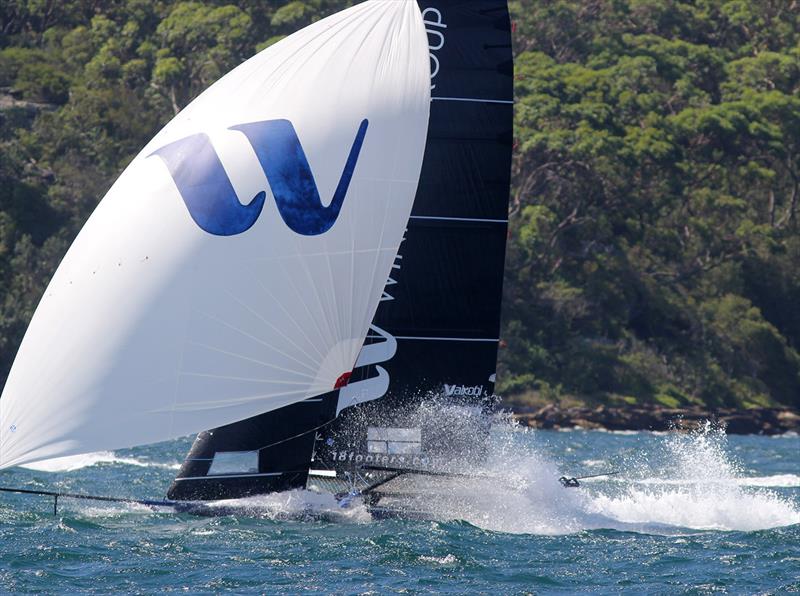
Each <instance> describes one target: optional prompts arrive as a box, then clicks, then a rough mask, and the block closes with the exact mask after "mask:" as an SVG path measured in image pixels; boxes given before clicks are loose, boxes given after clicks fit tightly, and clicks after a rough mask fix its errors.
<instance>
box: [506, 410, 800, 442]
mask: <svg viewBox="0 0 800 596" xmlns="http://www.w3.org/2000/svg"><path fill="white" fill-rule="evenodd" d="M515 418H516V419H517V421H518V422H519V423H520V424H522V425H524V426H529V427H532V428H543V429H561V428H575V427H580V428H586V429H599V428H604V429H608V430H655V431H663V430H670V429H674V430H681V431H691V430H695V429H698V428H700V427H702V426H703V425H704V424H705V423H706V421H714V422H718V423H720V424H721V425H722V426H724V427H725V430H726V432H728V433H730V434H765V435H775V434H782V433H785V432H789V431H794V432H798V431H800V413H799V412H797V411H796V410H791V409H789V408H753V409H748V410H734V409H731V408H721V409H716V410H710V409H708V410H707V409H703V408H702V407H699V406H690V407H687V408H665V407H663V406H659V405H654V404H650V405H646V404H644V405H636V406H630V407H618V406H605V405H600V406H596V407H594V408H588V407H570V408H564V409H562V408H561V407H560V406H558V405H557V404H548V405H546V406H544V407H543V408H540V409H539V410H537V411H536V412H533V413H524V414H522V413H520V414H516V415H515Z"/></svg>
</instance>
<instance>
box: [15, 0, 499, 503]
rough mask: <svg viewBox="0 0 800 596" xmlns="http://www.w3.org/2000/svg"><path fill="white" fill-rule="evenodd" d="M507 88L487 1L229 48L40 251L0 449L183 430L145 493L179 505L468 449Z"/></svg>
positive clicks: (481, 410)
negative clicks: (64, 242) (186, 445)
mask: <svg viewBox="0 0 800 596" xmlns="http://www.w3.org/2000/svg"><path fill="white" fill-rule="evenodd" d="M512 110H513V62H512V54H511V27H510V21H509V14H508V8H507V6H506V1H505V0H418V1H414V0H402V1H397V0H371V1H368V2H364V3H361V4H358V5H356V6H353V7H351V8H348V9H346V10H343V11H341V12H339V13H337V14H334V15H332V16H330V17H328V18H325V19H322V20H320V21H318V22H316V23H314V24H312V25H310V26H308V27H306V28H305V29H302V30H301V31H298V32H297V33H295V34H293V35H291V36H289V37H287V38H285V39H283V40H281V41H280V42H278V43H277V44H275V45H273V46H271V47H269V48H267V49H266V50H264V51H262V52H260V53H259V54H257V55H256V56H254V57H252V58H250V59H249V60H247V61H246V62H244V63H243V64H242V65H240V66H239V67H237V68H235V69H234V70H232V71H231V72H230V73H228V74H227V75H225V76H224V77H223V78H222V79H220V80H219V81H218V82H216V83H215V84H214V85H212V86H211V87H209V89H207V90H206V91H205V92H203V93H202V94H201V95H200V96H199V97H198V98H197V99H195V100H194V101H193V102H191V103H190V104H189V105H188V106H187V107H186V108H185V109H184V110H182V111H181V112H180V113H179V114H178V115H177V116H176V117H175V118H174V119H173V120H172V121H171V122H169V123H168V124H167V125H166V126H165V127H164V128H163V129H162V130H161V131H160V132H159V133H158V134H157V135H156V136H155V137H154V138H153V139H152V140H151V141H150V143H148V144H147V146H146V147H145V148H144V149H143V150H142V151H141V152H140V153H139V155H138V156H137V157H136V158H135V159H134V160H133V162H131V164H130V165H129V166H128V168H127V169H126V170H125V171H124V172H123V173H122V175H121V176H120V178H119V179H118V180H117V181H116V182H115V184H114V185H113V186H112V188H111V189H110V190H109V192H108V194H107V195H106V196H105V197H104V198H103V200H102V201H101V202H100V203H99V205H98V207H97V209H96V210H95V212H94V213H93V214H92V216H91V217H90V218H89V220H88V221H87V223H86V224H85V226H84V228H83V229H82V230H81V232H80V234H79V235H78V237H77V238H76V240H75V242H74V243H73V245H72V246H71V248H70V249H69V251H68V253H67V255H66V256H65V258H64V260H63V261H62V263H61V264H60V266H59V268H58V270H57V271H56V273H55V275H54V277H53V279H52V281H51V282H50V284H49V286H48V287H47V289H46V291H45V294H44V296H43V298H42V300H41V302H40V304H39V306H38V308H37V310H36V312H35V314H34V316H33V319H32V321H31V323H30V326H29V328H28V330H27V333H26V335H25V337H24V339H23V342H22V344H21V347H20V349H19V352H18V354H17V357H16V360H15V362H14V365H13V367H12V370H11V372H10V375H9V378H8V381H7V383H6V386H5V388H4V390H3V394H2V398H0V469H1V468H6V467H10V466H15V465H20V464H24V463H28V462H33V461H38V460H42V459H49V458H55V457H63V456H68V455H73V454H79V453H86V452H92V451H98V450H113V449H119V448H124V447H131V446H135V445H141V444H147V443H153V442H158V441H163V440H167V439H173V438H176V437H180V436H185V435H187V434H191V433H199V434H198V435H197V438H196V440H195V442H194V444H193V446H192V448H191V450H190V452H189V454H188V456H187V457H186V460H185V462H184V463H183V465H182V467H181V469H180V472H179V473H178V475H177V477H176V478H175V480H174V482H173V483H172V485H171V486H170V487H169V490H168V493H167V497H168V499H169V501H168V502H169V503H198V502H207V501H218V500H222V499H236V498H240V497H247V496H253V495H261V494H266V493H270V492H275V491H284V490H288V489H294V488H305V487H311V488H313V489H315V490H330V491H331V492H335V493H336V494H339V495H342V494H353V493H354V492H355V493H357V494H359V495H361V494H364V495H366V494H368V493H370V492H373V493H374V492H375V491H374V490H373V489H374V488H375V487H377V486H384V485H385V484H386V483H387V482H389V481H391V480H392V479H394V478H397V477H398V476H400V475H403V474H406V475H408V474H417V475H424V474H439V473H453V468H454V466H455V467H458V466H463V465H470V464H471V462H475V461H476V460H479V459H480V458H482V457H484V455H485V449H486V441H487V434H488V425H487V422H486V420H487V414H488V413H489V412H490V411H491V410H492V408H493V406H494V403H495V398H494V382H495V366H496V359H497V349H498V342H499V323H500V300H501V291H502V278H503V262H504V255H505V242H506V235H507V207H508V194H509V178H510V161H511V151H512ZM444 469H446V472H443V471H442V470H444ZM354 479H358V481H359V482H360V483H361V484H360V485H358V484H357V482H356V480H354ZM348 490H349V492H348ZM371 504H372V505H375V499H374V498H373V499H372V501H371Z"/></svg>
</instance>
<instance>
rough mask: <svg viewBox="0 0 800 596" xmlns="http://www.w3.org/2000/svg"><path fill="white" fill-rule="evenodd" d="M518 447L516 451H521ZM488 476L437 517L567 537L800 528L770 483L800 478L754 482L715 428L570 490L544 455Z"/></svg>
mask: <svg viewBox="0 0 800 596" xmlns="http://www.w3.org/2000/svg"><path fill="white" fill-rule="evenodd" d="M512 451H513V453H512ZM497 455H498V457H496V458H495V460H494V462H493V463H492V464H490V465H489V466H487V469H486V470H485V472H484V475H483V476H476V477H474V478H468V479H449V480H448V483H447V490H446V494H447V495H448V496H447V497H446V498H440V499H431V500H432V502H433V507H434V511H435V512H436V515H437V517H442V518H451V519H454V518H458V519H463V520H465V521H468V522H470V523H473V524H475V525H477V526H480V527H482V528H485V529H488V530H495V531H501V532H513V533H532V534H567V533H574V532H579V531H583V530H593V529H616V530H623V531H637V532H646V533H674V532H678V531H685V530H686V529H690V530H741V531H752V530H761V529H767V528H775V527H780V526H788V525H793V524H798V523H800V508H798V505H797V504H796V502H793V501H792V500H791V499H788V498H785V497H782V496H781V495H779V494H777V493H776V492H774V491H772V490H769V489H768V488H765V487H768V486H798V485H800V483H798V480H800V478H798V476H796V475H794V474H781V475H777V476H768V477H755V478H747V477H746V476H745V475H744V472H743V471H742V470H741V469H740V467H739V466H738V465H737V464H736V463H735V461H734V460H733V459H732V458H731V456H730V455H729V454H728V453H727V452H726V438H725V434H724V432H722V431H721V430H719V429H714V428H712V427H710V426H707V427H706V428H704V429H703V430H701V431H699V432H695V433H691V434H682V433H670V434H666V435H663V436H660V437H658V438H657V447H656V448H655V449H651V450H650V451H648V452H639V453H636V454H635V455H633V456H631V457H629V458H628V459H629V461H627V462H626V465H625V469H624V470H623V474H621V475H620V476H613V477H608V478H606V479H596V480H594V481H591V482H586V483H584V484H583V485H582V487H581V488H579V489H565V488H564V487H562V486H561V485H560V483H559V482H558V480H557V478H558V477H560V476H561V475H562V474H563V472H562V471H560V470H559V468H558V466H557V465H556V463H555V462H553V461H552V460H549V459H547V458H545V457H544V456H542V455H541V454H537V453H533V452H530V451H529V452H527V453H520V452H519V446H518V445H517V446H515V447H514V448H513V450H512V449H503V448H501V449H500V450H499V452H498V453H497Z"/></svg>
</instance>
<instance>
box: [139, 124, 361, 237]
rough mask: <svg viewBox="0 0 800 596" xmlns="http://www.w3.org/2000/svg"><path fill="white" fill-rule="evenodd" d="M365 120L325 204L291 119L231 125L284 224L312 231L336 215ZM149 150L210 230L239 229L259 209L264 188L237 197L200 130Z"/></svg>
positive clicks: (248, 224) (247, 225) (323, 227)
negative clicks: (246, 146) (263, 176)
mask: <svg viewBox="0 0 800 596" xmlns="http://www.w3.org/2000/svg"><path fill="white" fill-rule="evenodd" d="M368 124H369V122H368V121H367V120H366V119H365V120H362V122H361V125H360V126H359V127H358V132H356V138H355V140H354V141H353V146H352V147H351V148H350V154H349V155H348V156H347V162H346V163H345V165H344V171H343V172H342V175H341V177H340V178H339V184H338V185H337V186H336V191H335V192H334V193H333V199H332V200H331V202H330V203H329V204H328V206H327V207H325V206H323V204H322V199H321V197H320V195H319V190H318V189H317V183H316V182H315V180H314V175H313V173H312V172H311V166H309V165H308V159H306V154H305V152H304V151H303V147H302V145H301V144H300V139H298V138H297V133H296V132H295V129H294V126H293V125H292V123H291V122H289V121H288V120H264V121H262V122H250V123H248V124H239V125H237V126H232V127H231V128H230V130H238V131H241V132H242V133H243V134H244V135H245V136H246V137H247V140H248V141H249V142H250V145H251V146H252V147H253V149H254V150H255V153H256V156H257V157H258V161H259V162H260V163H261V168H262V169H263V170H264V173H265V174H266V176H267V181H268V182H269V186H270V188H271V189H272V194H273V195H274V196H275V203H276V204H277V206H278V212H279V213H280V214H281V217H282V218H283V221H284V222H286V225H287V226H289V228H291V229H292V230H293V231H295V232H297V233H298V234H303V235H305V236H316V235H318V234H324V233H325V232H327V231H328V230H329V229H330V228H331V226H333V224H334V223H335V222H336V219H337V218H338V217H339V211H340V210H341V208H342V203H343V202H344V198H345V195H347V189H348V187H349V186H350V180H351V179H352V177H353V171H354V170H355V167H356V162H357V161H358V155H359V153H360V152H361V145H362V144H363V142H364V135H366V133H367V126H368ZM151 155H158V156H159V157H160V158H161V159H162V160H164V163H165V164H166V165H167V168H169V172H170V174H171V175H172V179H173V180H174V181H175V185H176V186H177V187H178V191H179V192H180V193H181V197H183V201H184V203H186V207H187V209H189V214H190V215H191V216H192V219H193V220H194V221H195V223H197V225H198V226H200V227H201V228H202V229H203V230H205V231H206V232H208V233H209V234H215V235H217V236H233V235H235V234H241V233H242V232H244V231H246V230H248V229H249V228H250V227H251V226H252V225H253V224H254V223H255V222H256V220H257V219H258V216H259V215H261V210H262V208H263V207H264V201H265V200H266V196H267V193H266V192H265V191H261V192H259V193H258V194H257V195H256V196H255V197H253V199H252V200H251V201H250V202H249V203H248V204H247V205H243V204H242V203H240V202H239V198H238V197H237V196H236V191H235V190H234V188H233V184H231V180H230V178H229V177H228V174H227V173H226V172H225V168H224V167H223V166H222V162H221V161H220V159H219V156H218V155H217V153H216V151H215V150H214V147H213V146H212V145H211V139H209V137H208V135H206V134H204V133H199V134H195V135H192V136H189V137H186V138H184V139H180V140H178V141H175V142H173V143H170V144H169V145H166V146H164V147H162V148H161V149H158V150H157V151H154V152H153V153H151Z"/></svg>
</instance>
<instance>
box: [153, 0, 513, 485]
mask: <svg viewBox="0 0 800 596" xmlns="http://www.w3.org/2000/svg"><path fill="white" fill-rule="evenodd" d="M418 4H419V8H420V11H421V13H422V16H423V21H424V23H425V28H426V31H427V35H428V46H429V47H428V49H429V54H430V65H431V66H430V70H431V99H432V102H431V106H430V120H429V127H428V135H427V143H426V150H425V154H424V160H423V165H422V173H421V176H420V182H419V186H418V189H417V194H416V198H415V202H414V206H413V210H412V213H411V217H410V219H409V221H408V225H407V229H406V233H405V237H404V240H403V242H402V243H401V245H400V249H399V251H398V254H397V257H396V258H395V261H394V264H393V266H392V270H391V273H390V275H389V278H388V280H387V283H386V287H385V288H384V291H383V296H382V298H381V301H380V303H379V306H378V310H377V313H376V315H375V318H374V320H373V323H372V325H371V326H370V332H369V334H368V335H367V338H366V341H365V344H364V347H363V348H362V350H361V352H360V354H359V357H358V360H357V362H356V367H355V369H354V370H353V373H352V376H351V377H350V379H349V384H348V385H346V386H344V387H342V388H340V389H339V390H338V391H333V392H331V393H328V394H325V395H324V396H321V397H320V398H319V399H318V401H317V400H309V401H307V402H302V403H300V404H295V405H293V406H289V407H288V408H282V409H280V410H275V411H272V412H269V413H267V414H263V415H261V416H256V417H254V418H251V419H249V420H245V421H242V422H238V423H234V424H231V425H228V426H226V427H221V428H217V429H214V430H212V431H208V432H205V433H201V434H200V435H199V436H198V437H197V439H196V441H195V443H194V445H193V447H192V450H191V452H190V453H189V456H188V458H187V460H186V462H185V463H184V464H183V467H182V468H181V471H180V473H179V474H178V477H177V478H176V480H175V482H173V484H172V486H171V487H170V490H169V493H168V496H169V497H170V498H172V499H184V498H195V499H201V498H202V499H219V498H230V497H235V496H245V495H249V494H257V493H262V492H270V491H275V490H286V489H290V488H298V487H304V486H305V484H306V478H307V474H308V470H309V467H313V468H315V469H319V468H326V469H328V470H337V469H338V470H343V469H348V468H351V467H354V466H357V465H359V464H369V463H372V464H377V465H384V466H408V465H411V466H417V467H422V466H425V465H428V466H430V465H433V464H434V463H435V462H438V461H442V460H444V461H443V463H444V464H445V465H447V463H448V462H450V461H452V460H453V459H454V458H460V459H464V457H465V456H467V459H470V460H475V459H480V458H481V457H482V455H483V453H484V450H485V445H486V433H487V430H488V427H487V425H486V417H485V416H484V415H483V414H485V412H486V410H488V409H490V408H491V406H492V404H493V395H494V379H495V376H494V375H495V367H496V361H497V348H498V339H499V327H500V302H501V294H502V282H503V267H504V260H505V243H506V235H507V225H508V224H507V221H508V219H507V218H508V195H509V184H510V169H511V151H512V143H513V141H512V128H513V59H512V53H511V27H510V21H509V14H508V8H507V5H506V1H505V0H419V2H418ZM264 445H270V447H268V448H263V446H264ZM228 451H238V452H246V453H253V452H255V453H257V454H258V455H257V456H253V455H250V456H249V457H250V458H251V462H256V463H257V469H255V468H254V469H255V470H256V471H254V472H253V475H252V476H250V477H249V478H247V479H242V478H240V479H233V478H231V479H225V480H223V481H222V482H220V481H219V480H218V479H217V480H215V479H212V478H207V479H204V478H203V477H204V476H205V475H206V474H208V472H209V467H210V465H211V459H210V458H213V457H214V454H215V453H220V452H228ZM226 457H231V456H226ZM384 458H386V461H384ZM312 459H313V462H312ZM401 460H402V461H401ZM188 478H191V479H192V480H187V479H188Z"/></svg>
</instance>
